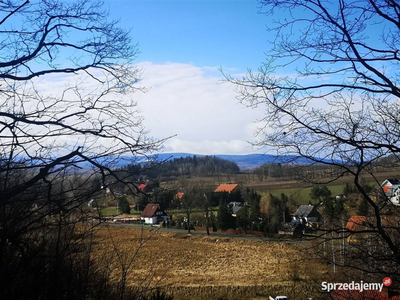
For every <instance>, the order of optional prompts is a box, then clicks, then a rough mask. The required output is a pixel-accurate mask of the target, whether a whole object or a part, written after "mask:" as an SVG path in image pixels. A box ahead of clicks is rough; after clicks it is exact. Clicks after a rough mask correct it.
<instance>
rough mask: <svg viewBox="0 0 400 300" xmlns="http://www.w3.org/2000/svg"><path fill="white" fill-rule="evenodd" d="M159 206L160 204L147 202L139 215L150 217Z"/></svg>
mask: <svg viewBox="0 0 400 300" xmlns="http://www.w3.org/2000/svg"><path fill="white" fill-rule="evenodd" d="M159 206H160V204H156V203H149V204H147V205H146V207H145V209H144V210H143V212H142V214H141V217H143V218H151V217H153V216H154V214H155V212H156V210H157V208H158V207H159Z"/></svg>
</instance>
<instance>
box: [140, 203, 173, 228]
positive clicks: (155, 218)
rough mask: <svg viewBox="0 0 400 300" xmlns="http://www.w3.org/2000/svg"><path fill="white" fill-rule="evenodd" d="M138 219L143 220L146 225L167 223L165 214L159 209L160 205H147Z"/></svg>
mask: <svg viewBox="0 0 400 300" xmlns="http://www.w3.org/2000/svg"><path fill="white" fill-rule="evenodd" d="M140 218H141V219H142V220H144V222H145V223H146V224H159V223H161V222H167V219H168V218H167V214H166V213H165V211H164V210H163V209H162V208H161V206H160V204H157V203H149V204H147V206H146V207H145V209H144V210H143V212H142V214H141V216H140Z"/></svg>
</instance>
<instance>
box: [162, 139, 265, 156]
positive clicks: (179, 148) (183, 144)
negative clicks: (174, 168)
mask: <svg viewBox="0 0 400 300" xmlns="http://www.w3.org/2000/svg"><path fill="white" fill-rule="evenodd" d="M165 152H173V153H177V152H184V153H193V154H203V155H215V154H250V153H254V152H257V151H255V149H253V148H252V147H251V146H250V145H249V143H247V142H246V141H243V140H230V141H210V140H202V141H195V142H191V141H183V140H180V139H178V138H172V139H170V140H168V141H167V142H166V143H165Z"/></svg>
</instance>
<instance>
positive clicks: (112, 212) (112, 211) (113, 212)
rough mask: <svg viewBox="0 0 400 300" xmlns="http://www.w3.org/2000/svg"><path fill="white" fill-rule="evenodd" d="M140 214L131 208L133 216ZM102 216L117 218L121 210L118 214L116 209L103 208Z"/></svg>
mask: <svg viewBox="0 0 400 300" xmlns="http://www.w3.org/2000/svg"><path fill="white" fill-rule="evenodd" d="M138 213H140V212H137V211H136V210H135V209H133V208H131V214H138ZM101 214H102V215H103V216H115V215H118V214H121V209H118V213H117V208H116V207H107V208H102V209H101Z"/></svg>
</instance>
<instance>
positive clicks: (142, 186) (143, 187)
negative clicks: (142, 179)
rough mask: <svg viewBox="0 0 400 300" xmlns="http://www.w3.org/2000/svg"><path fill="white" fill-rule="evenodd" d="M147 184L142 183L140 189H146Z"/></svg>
mask: <svg viewBox="0 0 400 300" xmlns="http://www.w3.org/2000/svg"><path fill="white" fill-rule="evenodd" d="M146 186H147V184H144V183H142V184H141V185H139V186H138V189H139V190H144V189H145V188H146Z"/></svg>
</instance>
